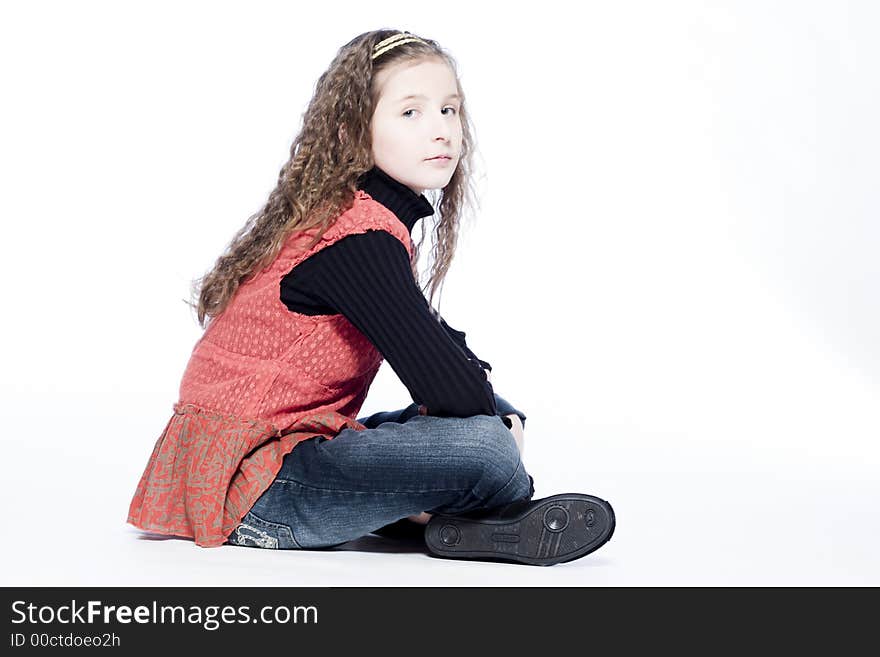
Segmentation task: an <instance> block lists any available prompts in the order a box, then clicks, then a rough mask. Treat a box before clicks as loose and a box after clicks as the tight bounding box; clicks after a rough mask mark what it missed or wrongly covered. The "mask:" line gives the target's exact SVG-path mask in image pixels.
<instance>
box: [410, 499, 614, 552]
mask: <svg viewBox="0 0 880 657" xmlns="http://www.w3.org/2000/svg"><path fill="white" fill-rule="evenodd" d="M615 522H616V521H615V518H614V509H612V508H611V505H610V504H609V503H608V502H606V501H605V500H602V499H599V498H598V497H593V496H592V495H585V494H583V493H562V494H560V495H551V496H550V497H544V498H541V499H538V500H532V502H531V504H529V505H527V506H525V507H524V508H523V510H522V511H520V513H519V514H517V515H515V516H512V517H510V518H503V519H499V518H498V517H497V515H494V516H493V515H492V514H491V513H489V514H488V515H486V517H483V518H468V517H464V516H444V515H434V516H432V517H431V520H430V521H428V524H427V525H426V526H425V543H426V545H427V546H428V550H429V551H430V552H431V553H433V554H435V555H437V556H440V557H447V558H452V559H492V560H501V561H515V562H518V563H524V564H530V565H533V566H551V565H553V564H556V563H564V562H566V561H573V560H574V559H579V558H580V557H583V556H584V555H587V554H589V553H590V552H593V551H594V550H597V549H599V548H600V547H602V545H604V544H605V543H607V542H608V541H609V540H611V535H612V534H613V533H614V526H615Z"/></svg>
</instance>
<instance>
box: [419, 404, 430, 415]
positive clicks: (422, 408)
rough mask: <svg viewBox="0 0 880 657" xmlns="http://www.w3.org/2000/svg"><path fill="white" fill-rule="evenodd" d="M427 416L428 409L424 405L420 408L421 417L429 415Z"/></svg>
mask: <svg viewBox="0 0 880 657" xmlns="http://www.w3.org/2000/svg"><path fill="white" fill-rule="evenodd" d="M427 414H428V407H427V406H425V405H424V404H422V405H421V406H419V415H427Z"/></svg>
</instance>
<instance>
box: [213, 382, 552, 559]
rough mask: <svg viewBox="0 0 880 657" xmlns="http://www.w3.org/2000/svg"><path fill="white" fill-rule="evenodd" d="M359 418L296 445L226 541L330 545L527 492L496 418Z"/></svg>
mask: <svg viewBox="0 0 880 657" xmlns="http://www.w3.org/2000/svg"><path fill="white" fill-rule="evenodd" d="M496 402H497V407H498V409H499V413H508V412H516V413H517V414H518V415H520V416H521V417H522V415H521V414H520V413H519V412H518V411H516V409H513V407H512V406H511V405H510V404H509V403H508V402H507V401H506V400H504V399H503V398H501V397H499V396H498V395H496ZM358 422H360V423H362V424H364V425H365V426H366V427H367V428H366V429H365V430H363V431H356V430H354V429H343V430H342V431H341V432H339V433H338V434H337V435H336V436H334V437H332V438H327V437H323V436H318V437H315V438H309V439H308V440H304V441H303V442H301V443H298V444H297V445H296V447H294V448H293V450H292V451H291V452H290V453H289V454H287V455H286V456H285V457H284V462H283V463H282V465H281V470H280V471H279V472H278V475H277V476H276V478H275V480H274V481H273V482H272V484H271V485H270V486H269V488H268V489H267V490H266V491H265V492H264V493H263V494H262V495H261V496H260V498H259V499H258V500H257V501H256V503H255V504H254V506H253V507H252V508H251V509H250V511H248V513H247V514H245V516H244V518H242V521H241V523H240V524H239V526H238V527H236V529H235V531H234V532H233V533H232V535H231V536H230V537H229V539H228V540H227V543H230V544H233V545H243V546H249V547H263V548H281V549H317V548H327V547H334V546H337V545H341V544H343V543H346V542H348V541H350V540H354V539H356V538H359V537H361V536H364V535H365V534H368V533H370V532H371V531H373V530H375V529H379V528H381V527H384V526H385V525H388V524H391V523H393V522H394V521H396V520H399V519H400V518H405V517H407V516H410V515H414V514H418V513H421V512H422V511H427V512H428V513H432V514H433V513H443V514H447V515H455V514H460V513H466V512H470V511H475V510H480V509H491V508H493V507H496V506H501V505H503V504H507V503H509V502H513V501H516V500H520V499H531V498H532V496H533V495H534V492H535V489H534V485H533V483H534V482H533V479H532V477H531V475H529V474H528V473H526V471H525V469H524V468H523V464H522V461H521V460H520V456H519V450H518V449H517V446H516V443H515V441H514V438H513V434H512V433H511V431H510V429H508V428H507V426H506V425H505V424H504V422H503V421H502V419H501V417H500V416H499V415H494V416H490V415H474V416H471V417H465V418H460V417H436V416H431V415H419V414H418V405H417V404H410V406H408V407H406V408H404V409H400V410H397V411H382V412H379V413H375V414H373V415H370V416H369V417H364V418H358Z"/></svg>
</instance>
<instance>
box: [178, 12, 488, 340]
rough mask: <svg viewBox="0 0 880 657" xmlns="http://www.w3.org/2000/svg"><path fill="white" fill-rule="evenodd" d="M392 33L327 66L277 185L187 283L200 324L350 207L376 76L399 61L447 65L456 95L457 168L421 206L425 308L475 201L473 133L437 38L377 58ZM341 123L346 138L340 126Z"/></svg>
mask: <svg viewBox="0 0 880 657" xmlns="http://www.w3.org/2000/svg"><path fill="white" fill-rule="evenodd" d="M399 32H400V30H391V29H382V30H375V31H371V32H364V33H363V34H360V35H359V36H357V37H355V38H354V39H352V40H351V41H349V42H348V43H347V44H345V45H344V46H343V47H342V48H340V49H339V51H338V53H337V54H336V57H335V58H334V59H333V61H332V62H331V63H330V66H329V68H328V69H327V70H326V71H325V72H324V73H323V74H322V75H321V77H320V78H319V79H318V82H317V84H316V85H315V92H314V95H313V96H312V99H311V101H310V102H309V105H308V107H307V109H306V111H305V113H304V114H303V125H302V129H301V130H300V132H299V134H298V135H297V136H296V138H295V139H294V141H293V144H292V146H291V147H290V159H288V161H287V162H286V163H285V164H284V165H283V166H282V167H281V172H280V174H279V176H278V184H277V185H276V187H275V189H274V190H272V192H271V193H270V194H269V198H268V200H267V201H266V203H265V205H264V206H263V207H262V209H261V210H259V212H257V213H256V214H253V215H251V216H250V217H249V218H248V220H247V222H246V223H245V225H244V227H242V228H241V230H239V231H238V232H237V233H236V234H235V236H234V237H233V238H232V241H231V242H230V243H229V245H228V246H227V248H226V250H225V251H224V253H223V254H222V255H221V256H220V257H219V258H218V259H217V261H216V263H215V264H214V267H213V268H212V269H211V270H210V271H209V272H208V273H207V274H206V275H205V276H203V277H201V278H199V279H196V280H194V281H193V284H192V290H191V294H192V300H191V301H187V300H184V301H185V302H186V303H187V304H188V305H189V306H191V307H192V308H195V309H197V314H198V322H199V325H200V326H201V327H202V328H205V326H206V319H205V318H206V317H208V318H214V317H216V316H217V315H219V314H220V313H222V312H223V310H224V309H225V308H226V307H227V306H228V304H229V303H230V301H231V300H232V298H233V297H234V296H235V293H236V291H237V290H238V288H239V286H240V285H242V284H243V283H245V282H247V281H248V280H249V279H250V278H252V277H253V276H255V275H256V274H257V273H258V272H260V271H261V270H264V269H266V268H267V267H269V266H270V265H271V264H272V262H273V261H274V260H275V257H276V256H277V255H278V253H279V251H280V250H281V248H282V247H283V245H284V243H285V241H286V240H287V238H288V237H289V236H290V235H291V233H293V232H294V231H298V230H305V229H309V228H314V227H318V228H317V231H316V234H315V237H314V239H313V240H312V241H311V242H310V244H309V247H308V248H311V247H312V246H314V245H315V244H317V243H318V241H320V239H321V236H322V235H323V233H324V232H325V231H326V230H327V229H328V228H329V227H330V226H332V224H333V222H334V221H335V220H336V218H337V217H338V216H339V215H340V214H342V213H343V212H344V211H346V210H347V209H349V208H350V207H351V206H352V204H353V203H354V195H355V191H356V190H357V181H358V178H359V176H361V175H362V174H363V173H365V172H366V171H368V170H369V169H371V168H372V167H373V166H374V162H373V156H372V140H371V133H370V122H371V119H372V116H373V110H374V108H375V106H376V103H377V102H378V90H377V89H376V87H375V86H374V84H373V80H374V77H375V76H376V75H377V74H378V73H379V72H380V71H382V70H383V69H385V68H387V67H390V66H392V65H395V64H398V63H400V62H416V61H421V60H423V59H425V58H439V59H441V60H442V61H444V62H445V63H446V64H447V65H449V67H450V69H451V70H452V72H453V74H454V75H455V78H456V84H457V86H458V93H459V95H460V96H461V101H460V102H461V104H460V110H459V117H460V119H461V124H462V145H461V154H460V159H459V163H458V166H457V167H456V169H455V172H454V173H453V175H452V178H451V179H450V181H449V183H448V184H447V185H446V187H444V188H443V189H442V190H440V191H439V196H440V200H439V208H438V203H437V199H436V198H435V199H429V200H430V201H431V203H432V205H433V206H434V208H435V215H434V216H435V217H437V216H438V214H439V218H438V219H437V220H436V222H435V225H434V230H433V239H432V241H433V248H432V250H431V255H432V264H431V274H430V277H429V279H428V282H427V284H426V285H425V286H424V287H421V286H420V287H421V289H422V292H423V293H424V292H425V290H426V289H428V290H429V304H431V303H432V301H433V298H434V294H435V292H436V291H437V289H438V288H439V286H440V284H441V283H442V281H443V279H444V278H445V276H446V273H447V271H448V270H449V266H450V263H451V261H452V258H453V256H454V254H455V246H456V242H457V239H458V231H459V223H460V219H461V217H462V215H463V213H464V211H465V209H466V208H472V207H473V206H474V204H475V200H476V194H475V193H474V190H473V188H472V183H471V167H472V156H473V152H472V147H473V141H472V135H473V132H474V130H473V126H472V125H471V124H470V120H469V116H468V112H467V106H466V103H465V97H464V96H465V94H464V91H463V90H462V88H461V82H460V80H459V76H458V71H457V66H456V63H455V60H454V59H453V58H452V57H451V56H450V55H449V54H448V53H446V52H445V51H444V50H443V49H442V48H441V47H440V46H439V45H438V44H437V43H436V42H435V41H432V40H430V39H425V38H423V37H420V38H421V39H422V40H423V41H424V43H422V42H418V41H413V42H409V43H403V44H401V45H399V46H397V47H395V48H392V49H391V50H390V51H388V52H387V53H385V54H382V55H380V56H379V57H377V58H376V59H375V60H374V59H373V58H372V53H373V47H374V45H375V44H377V43H378V42H380V41H382V40H383V39H386V38H388V37H389V36H391V35H393V34H397V33H399ZM343 124H344V126H345V127H344V133H345V134H344V138H342V139H340V132H339V128H340V126H341V125H343ZM424 224H425V222H424V221H423V222H422V235H421V239H419V240H418V242H417V243H414V244H413V251H414V257H413V259H412V272H413V278H414V279H415V281H416V284H419V282H420V275H419V271H418V257H419V251H420V249H421V247H422V246H423V243H424V241H425V235H426V233H425V225H424Z"/></svg>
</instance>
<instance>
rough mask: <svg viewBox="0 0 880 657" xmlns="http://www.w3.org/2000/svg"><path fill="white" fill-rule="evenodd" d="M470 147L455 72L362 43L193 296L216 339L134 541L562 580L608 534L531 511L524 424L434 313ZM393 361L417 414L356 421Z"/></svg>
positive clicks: (601, 509)
mask: <svg viewBox="0 0 880 657" xmlns="http://www.w3.org/2000/svg"><path fill="white" fill-rule="evenodd" d="M472 148H473V143H472V140H471V129H470V128H469V122H468V115H467V111H466V108H465V102H464V93H463V91H462V88H461V86H460V84H459V81H458V76H457V74H456V71H455V64H454V61H453V60H452V58H451V57H450V56H448V55H447V54H446V53H445V52H444V51H443V50H442V49H441V48H440V46H439V45H438V44H437V43H435V42H434V41H431V40H429V39H422V38H419V37H417V36H415V35H413V34H411V33H409V32H398V31H395V30H378V31H373V32H366V33H364V34H361V35H360V36H358V37H356V38H355V39H353V40H352V41H351V42H349V43H348V44H346V45H345V46H344V47H343V48H342V49H340V51H339V53H338V54H337V56H336V58H335V59H334V60H333V62H332V63H331V65H330V68H329V69H328V70H327V71H326V72H325V73H324V74H323V75H322V76H321V77H320V79H319V80H318V83H317V85H316V89H315V93H314V97H313V98H312V100H311V102H310V104H309V106H308V108H307V110H306V112H305V114H304V120H303V127H302V130H301V132H300V133H299V135H298V136H297V138H296V139H295V141H294V144H293V147H292V148H291V157H290V159H289V161H288V162H287V163H286V164H285V165H284V166H283V167H282V169H281V173H280V176H279V180H278V185H277V187H276V188H275V190H274V191H273V192H272V193H271V194H270V196H269V200H268V202H267V203H266V204H265V206H264V207H263V209H262V210H261V211H260V212H259V213H257V214H256V215H254V216H252V217H251V218H250V219H249V221H248V223H247V224H246V225H245V227H244V228H242V229H241V231H239V232H238V233H237V234H236V235H235V237H234V238H233V240H232V242H231V244H230V245H229V247H228V249H227V251H226V253H224V254H223V255H222V256H221V257H220V258H219V259H218V260H217V262H216V264H215V266H214V268H213V270H211V271H210V272H209V273H208V274H207V275H206V276H204V277H203V278H202V279H201V280H200V285H198V286H194V288H193V292H194V294H195V293H198V301H197V304H192V305H193V306H194V307H196V308H197V310H198V320H199V323H200V325H201V326H202V327H204V326H205V317H206V316H207V317H208V318H209V323H208V326H207V328H206V329H205V332H204V333H203V335H202V337H201V338H200V339H199V341H198V342H197V343H196V345H195V347H194V348H193V351H192V354H191V356H190V359H189V362H188V364H187V367H186V370H185V372H184V374H183V379H182V381H181V384H180V397H179V400H178V402H177V403H175V404H174V414H173V415H172V417H171V419H170V420H169V421H168V424H167V425H166V427H165V430H164V431H163V432H162V435H161V436H160V437H159V439H158V440H157V442H156V444H155V447H154V448H153V452H152V455H151V457H150V459H149V462H148V464H147V467H146V469H145V471H144V473H143V476H142V477H141V480H140V482H139V484H138V487H137V490H136V492H135V495H134V498H133V500H132V502H131V505H130V509H129V515H128V522H129V523H131V524H133V525H134V526H136V527H139V528H141V529H144V530H148V531H152V532H158V533H163V534H174V535H179V536H185V537H191V538H193V539H194V540H195V542H196V544H197V545H200V546H204V547H212V546H218V545H222V544H224V543H228V544H232V545H239V546H255V547H264V548H288V549H316V548H327V547H333V546H337V545H340V544H342V543H345V542H347V541H349V540H352V539H355V538H357V537H359V536H362V535H365V534H367V533H369V532H375V533H379V534H385V535H395V536H399V535H401V529H402V530H403V533H410V534H412V533H413V531H414V530H415V532H417V533H418V534H419V535H421V536H423V537H424V540H425V542H426V544H427V548H428V550H429V552H430V553H431V554H434V555H437V556H442V557H452V558H473V559H479V558H486V559H500V560H505V561H514V562H519V563H526V564H536V565H550V564H554V563H559V562H563V561H570V560H572V559H576V558H579V557H582V556H584V555H585V554H588V553H589V552H592V551H593V550H595V549H597V548H599V547H600V546H601V545H602V544H603V543H605V542H606V541H608V540H609V539H610V537H611V534H612V532H613V531H614V524H615V520H614V512H613V510H612V508H611V506H610V505H609V504H608V503H607V502H605V501H604V500H601V499H599V498H597V497H593V496H590V495H585V494H580V493H569V494H561V495H554V496H551V497H548V498H544V499H539V500H534V499H532V498H533V495H534V486H533V480H532V477H531V475H529V474H527V473H526V471H525V469H524V468H523V464H522V460H521V450H522V429H523V423H524V422H525V419H526V416H525V414H524V413H522V411H519V410H518V409H516V408H514V407H513V406H512V405H511V404H509V403H508V402H507V401H506V400H504V399H503V398H502V397H500V396H498V395H497V394H496V393H495V392H494V390H493V389H492V385H491V381H490V377H489V372H491V369H492V367H491V365H490V364H489V363H488V362H486V361H484V360H481V359H479V358H478V357H477V356H476V355H475V354H474V352H473V351H471V350H470V348H469V347H468V345H467V343H466V341H465V333H464V332H462V331H458V330H456V329H454V328H452V327H450V326H449V325H448V324H447V323H446V322H445V320H443V318H442V317H440V315H439V313H437V312H436V311H435V310H434V308H433V306H432V304H431V303H429V301H428V299H427V298H426V297H425V295H424V292H423V290H422V289H421V288H420V287H419V285H418V283H417V281H418V280H419V274H418V269H417V261H418V253H419V248H420V246H422V244H423V242H424V237H425V224H424V223H423V224H422V236H421V240H420V241H419V243H418V244H414V243H413V242H412V241H411V232H412V229H413V227H414V225H415V223H416V222H417V221H419V219H423V218H425V217H428V216H431V215H433V214H434V211H435V210H434V207H433V206H432V204H431V203H430V202H429V201H428V199H427V198H426V197H425V196H424V194H423V191H424V190H426V189H440V190H442V192H441V195H440V196H441V198H440V202H439V219H438V221H436V223H435V225H434V242H435V246H434V249H433V254H434V256H435V257H434V259H433V263H432V271H431V277H430V280H429V286H430V298H431V299H432V300H433V296H434V293H435V291H436V289H437V286H438V285H439V284H440V283H441V282H442V280H443V278H444V277H445V275H446V272H447V270H448V268H449V264H450V262H451V261H452V257H453V254H454V252H455V245H456V240H457V235H458V225H459V217H460V215H461V212H462V210H463V207H464V205H465V203H466V201H467V197H468V195H469V193H470V192H469V189H468V186H469V184H470V181H469V175H470V167H471V164H470V159H471V152H472ZM383 360H387V361H388V362H389V363H390V365H391V367H392V368H393V369H394V371H395V373H396V374H397V375H398V376H399V377H400V380H401V381H402V382H403V384H404V385H405V386H406V387H407V390H408V391H409V393H410V394H411V395H412V399H413V403H412V404H410V405H409V406H408V407H406V408H404V409H401V410H397V411H391V412H381V413H376V414H374V415H372V416H370V417H365V418H357V419H356V416H357V413H358V411H359V410H360V408H361V406H362V404H363V402H364V399H365V398H366V395H367V391H368V389H369V387H370V384H371V383H372V381H373V378H374V377H375V375H376V373H377V371H378V369H379V366H380V365H381V363H382V361H383Z"/></svg>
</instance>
